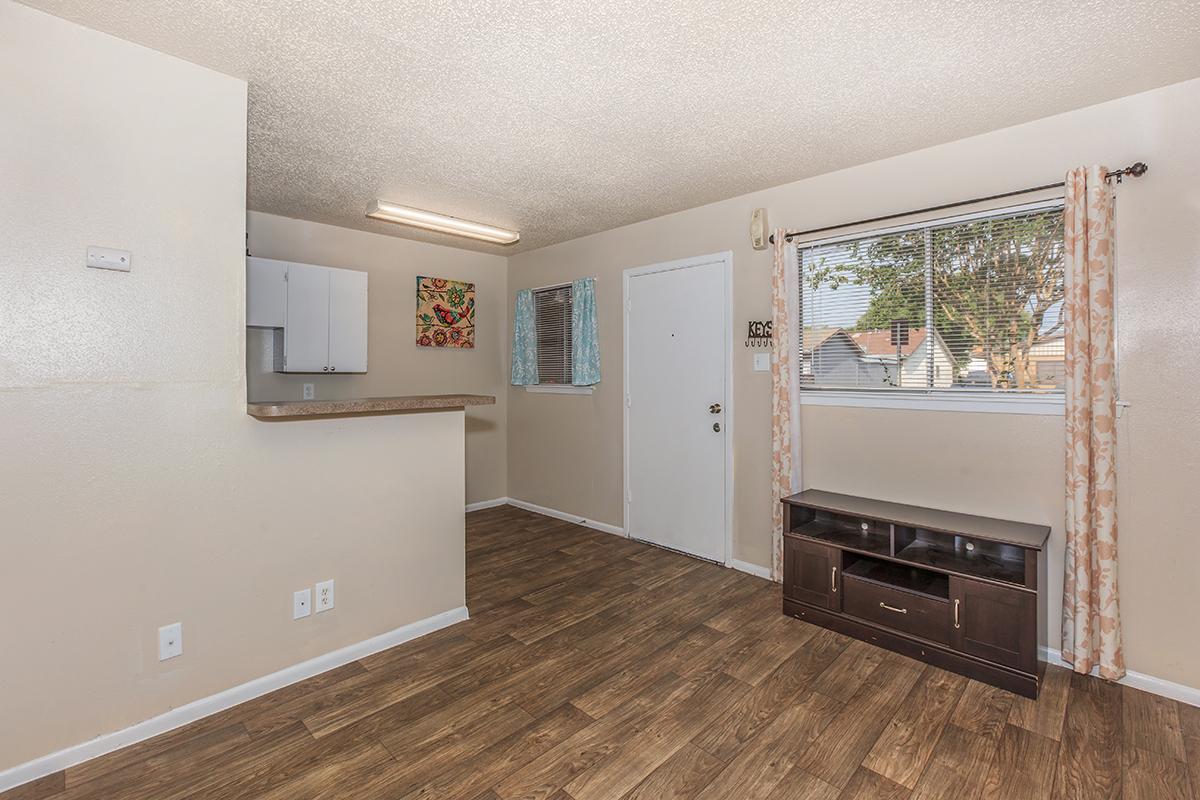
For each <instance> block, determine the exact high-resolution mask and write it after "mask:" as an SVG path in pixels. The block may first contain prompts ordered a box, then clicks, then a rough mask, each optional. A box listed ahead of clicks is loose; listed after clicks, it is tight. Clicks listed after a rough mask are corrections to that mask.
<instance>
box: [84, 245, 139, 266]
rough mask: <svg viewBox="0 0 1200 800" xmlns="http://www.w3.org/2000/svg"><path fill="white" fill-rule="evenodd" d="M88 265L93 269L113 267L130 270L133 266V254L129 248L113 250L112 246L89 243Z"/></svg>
mask: <svg viewBox="0 0 1200 800" xmlns="http://www.w3.org/2000/svg"><path fill="white" fill-rule="evenodd" d="M87 265H88V266H89V267H91V268H92V269H112V270H116V271H117V272H129V270H130V269H131V268H132V267H133V254H132V253H130V252H129V251H128V250H113V249H112V248H111V247H96V246H94V245H89V246H88V249H87Z"/></svg>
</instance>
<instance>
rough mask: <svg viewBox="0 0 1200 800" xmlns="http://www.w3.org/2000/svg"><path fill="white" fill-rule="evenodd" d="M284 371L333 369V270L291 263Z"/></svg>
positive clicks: (289, 267) (326, 370)
mask: <svg viewBox="0 0 1200 800" xmlns="http://www.w3.org/2000/svg"><path fill="white" fill-rule="evenodd" d="M283 355H284V362H285V367H284V372H328V371H329V270H328V269H327V268H326V267H314V266H310V265H308V264H288V280H287V327H286V328H284V345H283Z"/></svg>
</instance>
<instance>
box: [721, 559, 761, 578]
mask: <svg viewBox="0 0 1200 800" xmlns="http://www.w3.org/2000/svg"><path fill="white" fill-rule="evenodd" d="M725 566H727V567H729V568H730V569H736V570H737V571H738V572H745V573H746V574H747V575H753V576H754V577H756V578H766V579H767V580H771V568H770V567H760V566H759V565H758V564H751V563H750V562H749V561H739V560H738V559H736V558H731V559H729V563H727V564H726V565H725Z"/></svg>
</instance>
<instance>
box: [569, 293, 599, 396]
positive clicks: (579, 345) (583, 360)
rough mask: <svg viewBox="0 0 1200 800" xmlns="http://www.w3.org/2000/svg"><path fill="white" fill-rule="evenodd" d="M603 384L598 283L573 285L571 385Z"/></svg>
mask: <svg viewBox="0 0 1200 800" xmlns="http://www.w3.org/2000/svg"><path fill="white" fill-rule="evenodd" d="M599 382H600V340H599V338H598V336H597V332H596V279H595V278H580V279H579V280H577V281H575V282H573V283H572V284H571V383H573V384H575V385H576V386H591V385H592V384H595V383H599Z"/></svg>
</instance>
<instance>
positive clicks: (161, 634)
mask: <svg viewBox="0 0 1200 800" xmlns="http://www.w3.org/2000/svg"><path fill="white" fill-rule="evenodd" d="M181 655H183V623H182V622H173V623H171V624H170V625H163V626H162V627H161V628H159V629H158V660H159V661H166V660H167V659H168V658H175V656H181Z"/></svg>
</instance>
